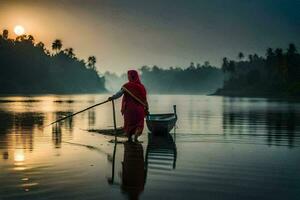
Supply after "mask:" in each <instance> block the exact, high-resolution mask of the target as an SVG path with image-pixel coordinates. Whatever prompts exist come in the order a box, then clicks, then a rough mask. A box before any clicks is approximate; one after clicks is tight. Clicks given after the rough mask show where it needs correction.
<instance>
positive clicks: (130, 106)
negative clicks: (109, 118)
mask: <svg viewBox="0 0 300 200" xmlns="http://www.w3.org/2000/svg"><path fill="white" fill-rule="evenodd" d="M127 75H128V80H129V81H128V82H127V83H126V84H124V85H123V88H125V89H126V90H128V91H130V92H131V93H132V94H133V95H134V96H136V97H137V98H139V99H140V100H141V101H142V102H144V103H145V104H147V98H146V89H145V87H144V85H143V84H142V83H141V81H140V78H139V75H138V72H137V71H135V70H129V71H128V73H127ZM121 112H122V114H123V115H124V130H125V132H126V133H127V134H128V135H132V134H134V133H135V132H136V130H137V129H140V130H141V132H142V131H143V129H144V117H145V108H144V106H143V105H142V104H141V103H140V102H138V101H137V100H135V99H134V98H133V97H132V96H131V95H130V94H128V93H127V92H126V91H125V92H124V95H123V99H122V110H121Z"/></svg>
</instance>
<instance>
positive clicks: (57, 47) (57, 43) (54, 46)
mask: <svg viewBox="0 0 300 200" xmlns="http://www.w3.org/2000/svg"><path fill="white" fill-rule="evenodd" d="M61 48H62V42H61V40H59V39H56V40H54V42H53V43H52V49H53V50H54V51H56V54H57V53H58V51H60V50H61Z"/></svg>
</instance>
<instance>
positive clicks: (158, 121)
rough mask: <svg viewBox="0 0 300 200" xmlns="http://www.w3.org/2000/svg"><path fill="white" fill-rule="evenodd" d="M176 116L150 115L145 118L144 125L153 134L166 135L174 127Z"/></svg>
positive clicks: (171, 114) (173, 114)
mask: <svg viewBox="0 0 300 200" xmlns="http://www.w3.org/2000/svg"><path fill="white" fill-rule="evenodd" d="M176 121H177V116H176V114H175V113H170V114H150V115H148V116H147V117H146V124H147V127H148V129H149V131H150V132H151V133H153V134H167V133H169V132H170V131H171V130H172V129H173V128H174V126H175V124H176Z"/></svg>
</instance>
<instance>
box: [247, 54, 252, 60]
mask: <svg viewBox="0 0 300 200" xmlns="http://www.w3.org/2000/svg"><path fill="white" fill-rule="evenodd" d="M248 59H249V61H250V62H252V61H253V55H251V54H249V55H248Z"/></svg>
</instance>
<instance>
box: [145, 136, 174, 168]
mask: <svg viewBox="0 0 300 200" xmlns="http://www.w3.org/2000/svg"><path fill="white" fill-rule="evenodd" d="M174 138H175V134H174ZM176 160H177V148H176V144H175V142H174V140H173V137H172V136H171V135H170V134H166V135H157V136H156V135H153V134H150V133H149V135H148V146H147V152H146V166H147V170H148V169H156V170H171V169H175V168H176Z"/></svg>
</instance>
